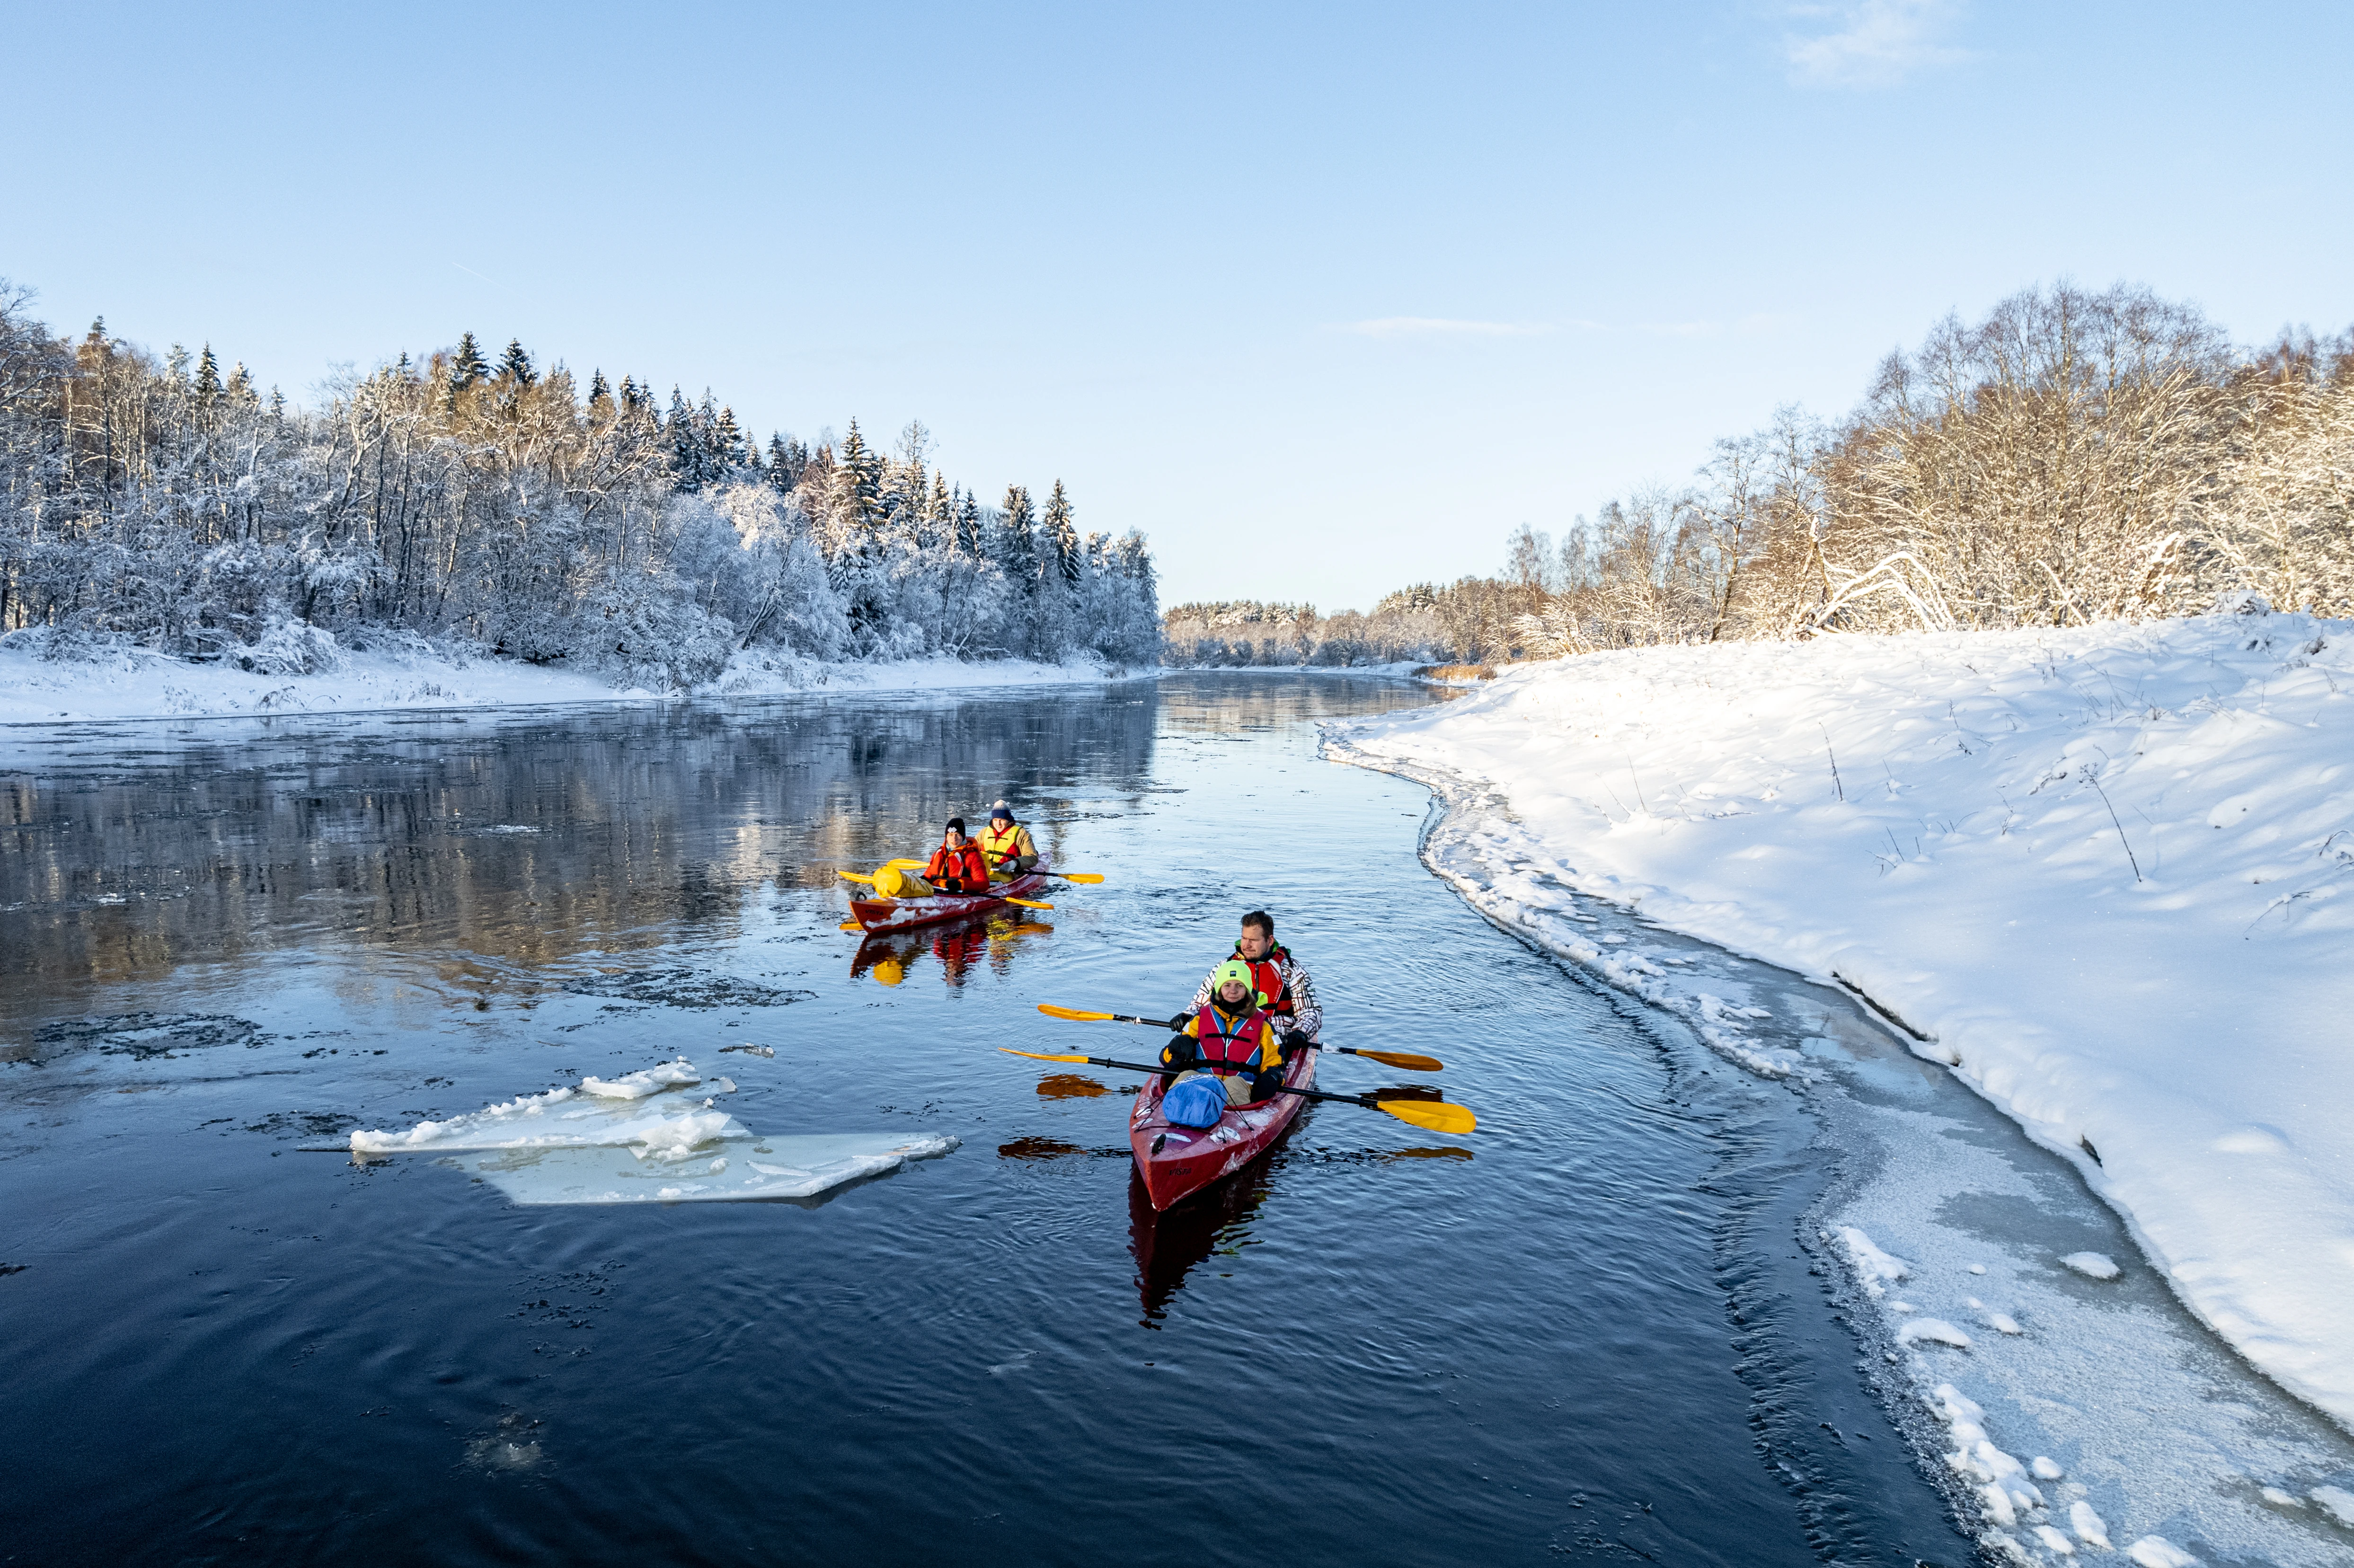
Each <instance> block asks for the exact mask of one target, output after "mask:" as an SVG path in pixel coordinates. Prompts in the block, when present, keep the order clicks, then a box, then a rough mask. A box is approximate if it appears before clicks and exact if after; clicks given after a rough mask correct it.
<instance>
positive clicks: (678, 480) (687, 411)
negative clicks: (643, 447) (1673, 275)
mask: <svg viewBox="0 0 2354 1568" xmlns="http://www.w3.org/2000/svg"><path fill="white" fill-rule="evenodd" d="M665 429H667V431H668V433H669V436H670V464H671V468H670V472H671V478H670V484H671V488H672V489H673V490H676V491H681V492H684V493H688V494H692V493H695V491H698V490H701V489H702V488H703V482H704V479H705V474H706V468H707V465H706V464H705V461H704V451H703V432H702V431H700V430H698V429H695V410H694V409H693V408H689V407H688V406H687V402H686V397H685V395H684V393H682V392H680V391H679V389H678V388H677V387H675V386H673V387H671V389H670V418H669V419H668V420H667V421H665Z"/></svg>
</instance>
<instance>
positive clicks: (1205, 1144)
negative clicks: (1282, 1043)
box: [1128, 1051, 1318, 1210]
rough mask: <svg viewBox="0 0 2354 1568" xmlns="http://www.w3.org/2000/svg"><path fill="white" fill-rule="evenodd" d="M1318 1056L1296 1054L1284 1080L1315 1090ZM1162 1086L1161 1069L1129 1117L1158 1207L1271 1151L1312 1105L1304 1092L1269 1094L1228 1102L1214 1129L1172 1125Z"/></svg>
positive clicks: (1141, 1168)
mask: <svg viewBox="0 0 2354 1568" xmlns="http://www.w3.org/2000/svg"><path fill="white" fill-rule="evenodd" d="M1317 1055H1318V1053H1316V1052H1314V1051H1302V1052H1300V1053H1299V1054H1298V1055H1296V1056H1294V1057H1293V1058H1292V1059H1291V1065H1290V1067H1289V1068H1288V1069H1287V1070H1286V1071H1285V1073H1284V1075H1283V1081H1284V1082H1285V1083H1286V1084H1288V1085H1289V1086H1291V1087H1293V1088H1295V1089H1312V1088H1314V1087H1315V1086H1316V1057H1317ZM1307 1103H1308V1102H1307V1100H1306V1099H1304V1098H1302V1097H1300V1096H1299V1095H1281V1094H1278V1095H1270V1096H1269V1097H1267V1098H1266V1099H1263V1100H1260V1101H1259V1102H1257V1104H1256V1105H1247V1106H1228V1107H1226V1114H1225V1115H1224V1116H1222V1117H1220V1118H1218V1125H1217V1126H1215V1127H1207V1128H1192V1127H1172V1126H1170V1125H1169V1118H1167V1117H1164V1116H1162V1115H1161V1075H1159V1074H1158V1073H1156V1074H1154V1075H1152V1076H1151V1077H1150V1078H1148V1079H1146V1080H1145V1085H1144V1087H1143V1088H1141V1089H1140V1090H1138V1091H1137V1096H1136V1108H1135V1109H1133V1110H1131V1111H1130V1112H1129V1115H1128V1141H1129V1147H1130V1148H1132V1149H1134V1150H1136V1170H1137V1174H1139V1175H1140V1176H1142V1177H1143V1178H1144V1191H1145V1195H1146V1196H1148V1197H1149V1198H1150V1199H1151V1200H1152V1206H1153V1208H1155V1209H1156V1210H1157V1209H1166V1208H1168V1207H1169V1206H1170V1205H1171V1204H1172V1203H1176V1202H1182V1201H1183V1200H1184V1199H1185V1198H1187V1197H1189V1196H1191V1195H1192V1194H1193V1193H1195V1192H1200V1191H1201V1190H1202V1189H1203V1188H1204V1187H1206V1186H1208V1185H1209V1184H1210V1183H1211V1182H1213V1181H1216V1180H1217V1179H1218V1178H1219V1177H1221V1176H1224V1175H1226V1174H1228V1173H1229V1172H1231V1171H1239V1170H1241V1169H1242V1168H1243V1167H1244V1166H1246V1165H1247V1164H1249V1163H1250V1162H1251V1161H1252V1160H1256V1159H1257V1158H1258V1157H1259V1156H1260V1155H1262V1154H1264V1153H1266V1152H1267V1150H1268V1148H1269V1147H1270V1146H1272V1145H1273V1144H1274V1142H1275V1140H1276V1139H1278V1138H1281V1137H1282V1136H1283V1129H1284V1128H1288V1127H1289V1126H1290V1125H1291V1121H1292V1118H1294V1117H1297V1116H1298V1115H1299V1107H1302V1106H1304V1105H1306V1104H1307Z"/></svg>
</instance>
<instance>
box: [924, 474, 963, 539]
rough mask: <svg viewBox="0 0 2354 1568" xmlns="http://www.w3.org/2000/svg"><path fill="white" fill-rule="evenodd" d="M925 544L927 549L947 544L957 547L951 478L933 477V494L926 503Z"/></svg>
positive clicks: (954, 504) (944, 476) (944, 475)
mask: <svg viewBox="0 0 2354 1568" xmlns="http://www.w3.org/2000/svg"><path fill="white" fill-rule="evenodd" d="M924 542H925V545H926V546H927V547H928V546H932V545H935V544H946V545H948V546H949V547H950V548H951V549H954V548H955V546H956V502H955V500H954V499H953V498H952V497H950V496H949V477H948V475H946V474H944V473H935V474H934V475H932V493H931V495H930V496H929V497H928V499H927V500H926V501H925V503H924Z"/></svg>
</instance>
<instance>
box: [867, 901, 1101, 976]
mask: <svg viewBox="0 0 2354 1568" xmlns="http://www.w3.org/2000/svg"><path fill="white" fill-rule="evenodd" d="M1054 934H1055V927H1052V926H1050V925H1048V924H1047V923H1046V922H1045V921H1044V920H1038V919H1033V918H1030V917H1028V916H1022V915H1005V914H999V915H992V916H976V917H975V918H972V919H970V920H960V921H949V922H943V923H942V924H940V925H937V926H919V927H917V928H916V929H914V930H912V931H877V932H875V933H874V934H873V935H871V936H869V937H868V938H866V939H865V940H864V941H863V942H861V943H859V944H858V951H857V952H855V953H854V954H853V955H852V956H851V959H850V978H851V979H852V980H866V979H869V978H871V979H873V980H874V981H875V983H876V984H877V985H898V984H900V983H902V982H903V981H905V980H907V976H908V974H909V973H910V971H911V970H913V969H917V968H919V967H921V965H922V962H923V960H924V959H926V958H927V957H929V958H931V959H936V960H938V964H939V967H940V979H941V980H944V981H945V982H946V983H948V984H949V986H952V987H953V986H960V985H962V984H963V983H964V982H965V978H966V977H967V976H968V975H969V974H970V973H971V971H972V969H974V967H975V966H976V965H979V964H981V963H983V962H986V963H987V964H988V965H989V967H990V969H991V971H992V972H993V973H996V974H1000V975H1002V974H1006V973H1009V972H1011V970H1012V969H1013V957H1014V954H1015V953H1016V952H1017V951H1019V950H1020V948H1021V947H1022V945H1023V943H1025V942H1028V941H1034V940H1035V939H1036V938H1041V937H1051V936H1053V935H1054Z"/></svg>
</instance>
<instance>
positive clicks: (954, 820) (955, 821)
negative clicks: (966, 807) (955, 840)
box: [949, 817, 964, 832]
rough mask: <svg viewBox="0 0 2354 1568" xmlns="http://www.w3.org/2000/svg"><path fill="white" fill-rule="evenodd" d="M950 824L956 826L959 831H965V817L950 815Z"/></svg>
mask: <svg viewBox="0 0 2354 1568" xmlns="http://www.w3.org/2000/svg"><path fill="white" fill-rule="evenodd" d="M949 826H950V827H952V828H954V829H955V830H956V831H957V832H964V819H963V818H962V817H950V818H949Z"/></svg>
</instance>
